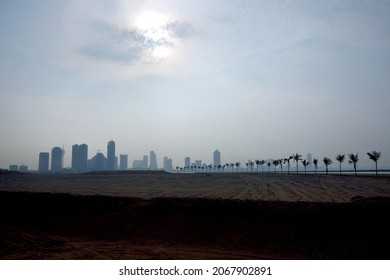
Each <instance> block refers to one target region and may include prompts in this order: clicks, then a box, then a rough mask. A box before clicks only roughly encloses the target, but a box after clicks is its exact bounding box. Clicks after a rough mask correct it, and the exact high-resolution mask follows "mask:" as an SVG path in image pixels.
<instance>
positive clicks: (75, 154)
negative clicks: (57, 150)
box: [72, 144, 80, 172]
mask: <svg viewBox="0 0 390 280" xmlns="http://www.w3.org/2000/svg"><path fill="white" fill-rule="evenodd" d="M79 149H80V146H79V145H77V144H76V145H73V146H72V168H73V169H74V170H75V171H77V172H79V169H80V168H79Z"/></svg>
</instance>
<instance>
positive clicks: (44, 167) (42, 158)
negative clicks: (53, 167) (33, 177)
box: [38, 153, 49, 173]
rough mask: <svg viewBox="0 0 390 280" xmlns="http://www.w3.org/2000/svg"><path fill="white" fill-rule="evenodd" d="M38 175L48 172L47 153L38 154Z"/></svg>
mask: <svg viewBox="0 0 390 280" xmlns="http://www.w3.org/2000/svg"><path fill="white" fill-rule="evenodd" d="M38 166H39V167H38V172H39V173H46V172H49V153H39V165H38Z"/></svg>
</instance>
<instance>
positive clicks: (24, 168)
mask: <svg viewBox="0 0 390 280" xmlns="http://www.w3.org/2000/svg"><path fill="white" fill-rule="evenodd" d="M19 172H28V166H27V165H24V164H23V165H21V166H19Z"/></svg>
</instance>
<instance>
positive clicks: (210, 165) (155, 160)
mask: <svg viewBox="0 0 390 280" xmlns="http://www.w3.org/2000/svg"><path fill="white" fill-rule="evenodd" d="M115 146H116V142H115V141H114V140H112V139H111V140H109V141H108V142H107V149H106V154H104V152H102V151H101V150H96V154H94V155H92V156H89V154H90V153H89V149H88V145H87V144H85V143H84V144H80V145H79V144H74V145H72V153H71V160H70V165H67V163H66V162H65V159H64V155H65V154H66V150H65V149H64V147H62V148H61V147H54V148H52V149H51V154H50V153H48V152H40V153H39V155H38V163H37V166H38V168H34V166H33V167H32V168H31V166H28V165H25V164H21V165H18V164H9V165H8V167H7V168H4V169H9V170H11V171H21V172H27V171H29V172H35V171H38V172H39V173H47V172H61V171H65V172H66V169H68V170H69V169H72V170H73V171H74V172H76V173H84V172H90V171H105V170H107V171H110V170H131V169H142V170H166V171H169V172H174V171H176V172H177V171H179V170H184V171H185V170H187V172H189V171H190V167H191V171H192V167H195V168H202V171H203V170H204V171H207V170H209V169H210V172H211V169H213V172H216V170H217V171H218V172H220V168H221V169H222V170H223V171H224V170H225V167H226V169H227V170H229V168H231V170H233V169H235V168H236V169H237V170H238V169H241V170H242V171H244V170H247V171H248V170H251V172H253V167H254V166H255V165H256V166H257V165H258V164H256V162H257V161H260V160H264V162H265V164H267V163H270V164H271V166H272V167H273V168H274V170H275V171H276V170H277V169H278V170H279V168H280V164H277V165H275V160H279V161H280V160H284V161H286V159H287V158H288V157H290V158H291V159H292V158H293V157H294V154H292V155H286V156H282V157H273V158H267V159H264V158H261V157H258V158H253V157H252V158H249V159H246V160H230V161H229V160H225V159H223V160H221V152H220V151H219V150H218V149H216V150H214V151H213V152H212V153H211V152H210V161H207V160H204V159H202V158H196V159H195V160H191V157H190V156H185V157H183V158H182V160H180V159H175V160H176V161H175V160H174V159H172V158H170V157H168V156H166V155H165V156H157V153H156V152H154V151H153V150H151V151H150V152H149V156H148V155H144V156H143V157H142V159H134V160H133V162H132V164H130V162H131V158H129V156H128V154H123V153H120V154H116V152H115ZM370 152H371V151H370ZM379 152H381V151H379ZM109 154H110V157H111V158H112V161H113V162H114V166H109V164H108V155H109ZM296 154H298V153H296ZM357 154H359V153H357ZM300 156H301V160H303V159H305V160H306V161H307V162H308V163H309V164H308V167H307V170H309V171H313V170H314V165H313V162H312V160H313V158H317V160H318V162H319V163H318V168H319V170H322V169H324V168H325V167H326V166H325V164H323V158H325V157H330V158H331V159H332V158H334V159H336V156H334V157H332V156H324V157H322V156H314V157H313V155H312V153H311V152H308V153H307V154H306V156H304V155H300ZM49 158H50V160H49ZM149 159H150V160H149ZM368 159H369V157H367V153H364V154H363V157H362V156H360V157H359V162H358V167H359V168H360V169H361V170H374V168H373V167H374V163H373V162H372V160H371V161H369V160H368ZM336 160H337V159H336ZM382 160H383V157H380V159H379V169H383V170H386V169H388V168H386V167H384V166H382V165H381V162H382ZM160 161H161V165H160V163H159V162H160ZM367 162H369V163H371V164H368V163H367ZM183 163H184V164H183ZM333 163H334V162H333ZM237 164H239V166H238V167H237ZM265 164H264V163H263V164H261V165H265ZM283 164H286V162H284V163H283ZM295 164H296V162H295ZM231 165H235V166H233V167H232V166H231ZM49 166H50V168H49ZM251 166H252V168H251ZM298 168H299V170H300V171H302V170H304V167H303V166H301V162H299V164H298ZM329 169H330V170H336V169H338V167H337V166H330V168H329ZM352 169H353V167H352V166H350V165H348V164H345V165H344V166H343V170H352ZM280 171H282V169H280ZM285 171H286V170H285Z"/></svg>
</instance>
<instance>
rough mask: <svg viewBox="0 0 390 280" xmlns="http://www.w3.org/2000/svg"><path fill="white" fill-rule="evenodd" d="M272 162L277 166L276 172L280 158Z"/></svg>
mask: <svg viewBox="0 0 390 280" xmlns="http://www.w3.org/2000/svg"><path fill="white" fill-rule="evenodd" d="M272 164H273V165H274V166H275V173H276V166H278V165H279V160H273V161H272Z"/></svg>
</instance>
